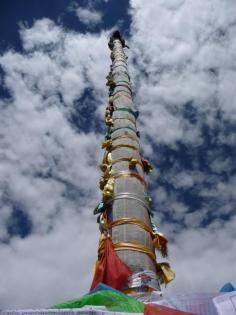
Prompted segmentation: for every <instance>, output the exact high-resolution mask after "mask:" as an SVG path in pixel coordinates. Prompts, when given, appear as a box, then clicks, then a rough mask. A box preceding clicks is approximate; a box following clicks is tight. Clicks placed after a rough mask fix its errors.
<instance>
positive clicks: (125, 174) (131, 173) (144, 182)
mask: <svg viewBox="0 0 236 315" xmlns="http://www.w3.org/2000/svg"><path fill="white" fill-rule="evenodd" d="M112 177H114V178H115V179H117V178H120V177H135V178H137V179H138V180H139V181H140V182H142V184H143V185H144V187H145V190H147V183H146V181H145V179H144V178H143V177H142V176H140V175H139V174H137V173H133V172H126V171H122V172H119V173H115V174H112Z"/></svg>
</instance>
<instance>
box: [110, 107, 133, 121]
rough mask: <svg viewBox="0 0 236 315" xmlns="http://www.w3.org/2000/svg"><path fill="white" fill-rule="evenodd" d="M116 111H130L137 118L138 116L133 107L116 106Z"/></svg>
mask: <svg viewBox="0 0 236 315" xmlns="http://www.w3.org/2000/svg"><path fill="white" fill-rule="evenodd" d="M115 111H121V112H128V113H130V114H131V115H133V116H134V117H135V118H137V117H136V116H137V114H136V113H135V112H134V111H133V110H132V109H131V108H127V107H115V109H114V112H115Z"/></svg>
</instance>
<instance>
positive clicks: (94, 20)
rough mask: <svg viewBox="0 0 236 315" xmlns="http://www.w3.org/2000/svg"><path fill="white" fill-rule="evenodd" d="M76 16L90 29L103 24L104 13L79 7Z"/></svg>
mask: <svg viewBox="0 0 236 315" xmlns="http://www.w3.org/2000/svg"><path fill="white" fill-rule="evenodd" d="M76 15H77V16H78V18H79V20H80V22H82V23H83V24H85V25H87V26H89V27H93V26H95V25H97V24H100V23H101V22H102V12H100V11H96V10H94V9H92V8H83V7H78V8H77V9H76Z"/></svg>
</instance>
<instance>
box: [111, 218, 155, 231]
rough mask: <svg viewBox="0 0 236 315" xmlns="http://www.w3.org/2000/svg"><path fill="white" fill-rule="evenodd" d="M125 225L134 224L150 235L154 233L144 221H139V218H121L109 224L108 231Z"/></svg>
mask: <svg viewBox="0 0 236 315" xmlns="http://www.w3.org/2000/svg"><path fill="white" fill-rule="evenodd" d="M123 224H134V225H137V226H139V227H140V228H142V229H144V230H145V231H146V232H148V233H152V229H151V227H150V226H148V225H147V224H145V223H144V222H143V221H142V220H139V219H137V218H120V219H117V220H115V221H113V222H111V223H108V224H107V227H108V229H110V228H112V227H114V226H117V225H123Z"/></svg>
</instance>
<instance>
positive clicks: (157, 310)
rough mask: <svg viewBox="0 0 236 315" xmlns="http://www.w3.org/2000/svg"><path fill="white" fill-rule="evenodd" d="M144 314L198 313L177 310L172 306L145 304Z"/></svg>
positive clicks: (177, 314) (190, 314) (185, 314)
mask: <svg viewBox="0 0 236 315" xmlns="http://www.w3.org/2000/svg"><path fill="white" fill-rule="evenodd" d="M144 315H199V314H196V313H188V312H184V311H178V310H175V309H173V308H170V307H166V306H162V305H157V304H145V305H144Z"/></svg>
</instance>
